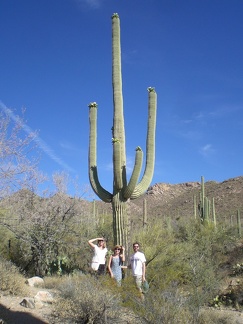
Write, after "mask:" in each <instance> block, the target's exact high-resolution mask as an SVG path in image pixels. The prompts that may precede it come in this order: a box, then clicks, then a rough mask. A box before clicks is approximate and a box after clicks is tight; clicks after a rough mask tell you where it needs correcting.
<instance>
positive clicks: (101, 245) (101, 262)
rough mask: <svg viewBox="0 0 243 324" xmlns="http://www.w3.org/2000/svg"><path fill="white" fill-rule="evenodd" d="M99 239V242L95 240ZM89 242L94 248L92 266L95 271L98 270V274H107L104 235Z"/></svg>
mask: <svg viewBox="0 0 243 324" xmlns="http://www.w3.org/2000/svg"><path fill="white" fill-rule="evenodd" d="M95 241H97V244H94V243H93V242H95ZM88 244H89V245H90V246H91V247H92V249H93V250H94V255H93V258H92V263H91V267H92V269H93V270H94V271H97V274H98V275H103V274H105V263H106V254H107V251H108V250H107V248H106V242H105V239H104V238H103V237H98V238H94V239H91V240H89V241H88Z"/></svg>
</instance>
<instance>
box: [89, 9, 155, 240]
mask: <svg viewBox="0 0 243 324" xmlns="http://www.w3.org/2000/svg"><path fill="white" fill-rule="evenodd" d="M112 87H113V108H114V109H113V112H114V115H113V127H112V145H113V192H112V193H111V192H109V191H107V190H106V189H104V188H103V187H102V185H101V184H100V182H99V177H98V170H97V161H96V160H97V148H96V146H97V107H98V105H97V103H96V102H92V103H90V104H89V121H90V135H89V180H90V184H91V187H92V188H93V190H94V192H95V193H96V194H97V196H98V197H99V198H100V199H101V200H103V201H104V202H107V203H111V204H112V211H113V234H114V244H122V245H127V230H128V220H127V210H126V203H127V201H128V200H129V199H136V198H138V197H139V196H140V195H141V194H143V193H144V192H145V191H146V190H147V188H148V186H149V185H150V182H151V181H152V177H153V172H154V161H155V127H156V110H157V95H156V92H155V90H154V88H151V87H149V88H148V101H149V105H148V126H147V143H146V164H145V170H144V174H143V176H142V178H141V180H140V181H139V179H140V172H141V168H142V161H143V151H142V149H141V148H140V147H137V148H136V155H135V164H134V168H133V172H132V175H131V178H130V180H129V181H128V180H127V170H126V149H125V127H124V114H123V95H122V74H121V45H120V19H119V16H118V14H113V15H112Z"/></svg>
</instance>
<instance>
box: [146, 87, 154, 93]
mask: <svg viewBox="0 0 243 324" xmlns="http://www.w3.org/2000/svg"><path fill="white" fill-rule="evenodd" d="M147 90H148V92H155V88H153V87H148V88H147Z"/></svg>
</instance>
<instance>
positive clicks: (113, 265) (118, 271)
mask: <svg viewBox="0 0 243 324" xmlns="http://www.w3.org/2000/svg"><path fill="white" fill-rule="evenodd" d="M113 251H114V253H113V255H111V256H110V259H109V261H108V270H109V273H110V276H111V278H114V279H115V280H116V282H117V285H118V286H121V280H122V269H123V268H126V267H125V266H123V265H122V264H123V262H124V261H125V248H124V247H123V246H120V245H116V246H115V247H114V249H113Z"/></svg>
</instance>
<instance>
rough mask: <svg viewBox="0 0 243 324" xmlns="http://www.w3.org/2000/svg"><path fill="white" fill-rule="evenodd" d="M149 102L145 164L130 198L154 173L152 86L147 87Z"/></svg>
mask: <svg viewBox="0 0 243 324" xmlns="http://www.w3.org/2000/svg"><path fill="white" fill-rule="evenodd" d="M148 93H149V104H148V106H149V107H148V128H147V143H146V166H145V171H144V174H143V177H142V179H141V181H140V182H139V183H138V184H137V185H136V187H135V189H134V191H133V193H132V195H131V199H136V198H138V197H139V196H140V195H141V194H143V193H144V191H146V190H147V188H148V186H149V185H150V183H151V181H152V178H153V173H154V161H155V129H156V110H157V94H156V92H155V90H154V88H148Z"/></svg>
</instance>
